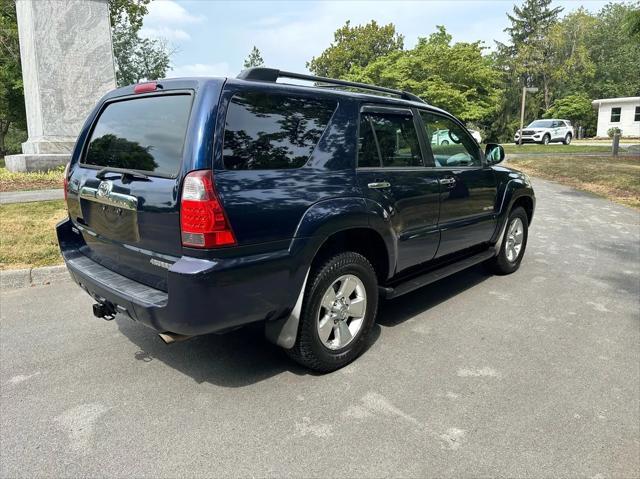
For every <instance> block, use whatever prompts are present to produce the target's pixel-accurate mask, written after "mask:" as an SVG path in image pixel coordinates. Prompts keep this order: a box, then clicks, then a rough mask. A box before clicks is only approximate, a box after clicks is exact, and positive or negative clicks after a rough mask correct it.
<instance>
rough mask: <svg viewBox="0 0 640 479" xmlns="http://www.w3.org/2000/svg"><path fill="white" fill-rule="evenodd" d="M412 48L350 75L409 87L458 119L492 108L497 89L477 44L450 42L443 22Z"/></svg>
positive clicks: (488, 61) (473, 118)
mask: <svg viewBox="0 0 640 479" xmlns="http://www.w3.org/2000/svg"><path fill="white" fill-rule="evenodd" d="M437 28H438V30H437V31H436V32H435V33H433V34H431V35H430V36H429V37H428V38H420V39H419V40H418V44H417V45H416V46H415V48H413V49H411V50H404V51H400V52H392V53H390V54H388V55H386V56H384V57H382V58H379V59H377V60H375V61H373V62H371V63H370V64H369V65H367V66H366V67H364V68H354V70H353V73H352V74H351V75H349V78H350V79H353V80H356V81H362V82H365V83H375V84H377V85H383V86H388V87H390V88H396V89H400V90H406V91H410V92H412V93H415V94H417V95H418V96H420V97H422V98H423V99H425V100H426V101H427V102H429V103H430V104H432V105H434V106H437V107H440V108H443V109H445V110H447V111H449V112H451V113H453V114H454V115H457V116H458V117H460V118H461V119H462V120H465V121H474V122H478V121H480V120H482V119H484V118H487V117H490V116H491V115H492V113H494V112H495V106H496V103H497V101H498V95H499V89H498V86H499V85H498V83H497V78H498V76H497V75H496V72H495V70H494V68H493V64H492V61H491V58H490V57H488V56H485V55H483V51H484V50H485V47H483V46H482V44H481V42H473V43H466V42H459V43H454V44H452V43H451V39H452V38H451V35H449V34H448V33H447V31H446V29H445V27H443V26H441V25H440V26H438V27H437Z"/></svg>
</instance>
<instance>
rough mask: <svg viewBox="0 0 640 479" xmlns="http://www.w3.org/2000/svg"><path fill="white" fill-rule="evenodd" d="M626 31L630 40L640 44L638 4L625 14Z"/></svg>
mask: <svg viewBox="0 0 640 479" xmlns="http://www.w3.org/2000/svg"><path fill="white" fill-rule="evenodd" d="M625 23H626V30H627V33H628V34H629V36H630V37H631V38H635V40H636V41H637V42H640V2H639V3H636V5H635V7H631V10H630V11H629V12H628V13H627V19H626V22H625Z"/></svg>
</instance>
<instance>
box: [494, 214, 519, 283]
mask: <svg viewBox="0 0 640 479" xmlns="http://www.w3.org/2000/svg"><path fill="white" fill-rule="evenodd" d="M516 219H520V221H521V223H522V227H523V232H522V246H521V248H520V252H519V253H518V255H517V257H516V258H515V259H513V260H511V261H510V260H509V258H508V257H507V243H508V241H509V229H510V227H511V225H512V224H513V222H514V221H515V220H516ZM528 237H529V218H528V217H527V213H526V212H525V211H524V209H523V208H521V207H517V208H515V209H513V211H511V213H510V214H509V218H508V219H507V227H506V229H505V231H504V235H503V238H502V244H501V245H500V251H499V252H498V255H497V256H495V257H494V258H492V259H491V260H490V261H489V262H488V266H489V267H490V269H491V270H492V271H493V272H494V273H496V274H500V275H504V274H511V273H513V272H515V271H516V270H517V269H518V268H519V267H520V263H521V262H522V257H523V256H524V252H525V250H526V249H527V239H528Z"/></svg>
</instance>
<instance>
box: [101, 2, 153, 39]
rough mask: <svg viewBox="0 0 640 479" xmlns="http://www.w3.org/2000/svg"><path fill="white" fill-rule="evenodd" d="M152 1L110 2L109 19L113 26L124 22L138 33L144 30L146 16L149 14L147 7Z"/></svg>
mask: <svg viewBox="0 0 640 479" xmlns="http://www.w3.org/2000/svg"><path fill="white" fill-rule="evenodd" d="M150 3H151V0H109V17H110V20H111V25H112V26H114V25H117V24H119V23H121V22H122V21H123V20H126V22H127V23H128V24H129V26H130V28H131V29H132V30H133V31H134V32H135V33H138V32H139V31H140V28H142V21H143V19H144V16H145V15H146V14H147V13H149V9H148V8H147V5H149V4H150Z"/></svg>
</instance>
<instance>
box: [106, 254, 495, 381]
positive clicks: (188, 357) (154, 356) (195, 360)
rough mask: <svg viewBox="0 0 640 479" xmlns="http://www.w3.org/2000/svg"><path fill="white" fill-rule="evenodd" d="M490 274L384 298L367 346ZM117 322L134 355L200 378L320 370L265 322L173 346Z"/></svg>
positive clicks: (477, 271)
mask: <svg viewBox="0 0 640 479" xmlns="http://www.w3.org/2000/svg"><path fill="white" fill-rule="evenodd" d="M487 277H488V276H487V274H486V273H485V272H484V270H483V269H482V267H479V268H478V267H474V268H471V269H469V270H466V271H462V272H460V273H458V274H456V275H454V276H451V277H449V278H445V279H443V280H441V281H439V282H438V283H434V284H433V285H431V286H430V287H426V288H423V289H421V290H418V291H415V292H413V293H410V294H408V295H406V296H403V297H401V298H398V299H396V300H393V301H387V302H382V303H381V306H380V312H379V315H378V324H376V325H375V326H374V328H373V330H372V334H371V337H370V339H369V343H368V345H367V349H369V348H370V347H371V346H372V345H373V344H374V343H375V342H376V341H377V340H378V338H379V337H380V335H381V327H380V325H382V326H385V327H389V326H394V325H396V324H400V323H402V322H404V321H406V320H407V319H409V318H411V317H413V316H415V315H416V314H419V313H421V312H423V311H426V310H427V309H429V308H431V307H433V306H435V305H437V304H439V303H441V302H443V301H446V300H447V299H449V298H451V297H453V296H455V295H457V294H459V293H461V292H463V291H465V290H466V289H468V288H471V287H473V286H474V285H476V284H478V283H480V282H481V281H483V280H484V279H486V278H487ZM116 323H117V325H118V328H119V329H120V332H121V333H122V334H124V335H125V336H126V337H127V338H128V339H129V340H130V341H131V342H132V343H134V344H135V345H136V346H138V348H140V349H139V350H138V351H136V353H135V354H134V359H136V360H139V361H145V362H151V361H155V360H158V361H162V362H163V363H165V364H166V365H168V366H170V367H171V368H173V369H176V370H177V371H180V372H181V373H183V374H186V375H187V376H189V377H191V378H193V379H194V380H195V381H196V382H198V383H203V382H210V383H212V384H216V385H218V386H222V387H231V388H233V387H243V386H248V385H251V384H255V383H257V382H260V381H263V380H265V379H268V378H270V377H273V376H276V375H278V374H281V373H283V372H286V371H288V372H292V373H294V374H296V375H315V373H313V372H311V371H309V370H307V369H305V368H303V367H301V366H299V365H297V364H296V363H295V362H293V361H292V360H291V359H289V358H288V357H287V356H286V354H284V352H283V351H282V350H281V349H280V348H279V347H278V346H275V345H273V344H271V343H269V342H268V341H267V340H266V339H265V337H264V332H263V326H262V324H261V323H256V324H254V325H249V326H247V327H245V328H242V329H238V330H235V331H231V332H229V333H226V334H223V335H216V334H209V335H206V336H198V337H195V338H192V339H190V340H188V341H184V342H181V343H175V344H172V345H169V346H168V345H166V344H164V343H163V342H162V340H161V339H160V338H159V337H158V335H157V334H156V333H155V332H154V331H153V330H151V329H149V328H147V327H145V326H143V325H141V324H138V323H136V322H134V321H131V320H130V319H128V318H125V317H121V316H118V317H117V318H116ZM365 354H366V352H365Z"/></svg>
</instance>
